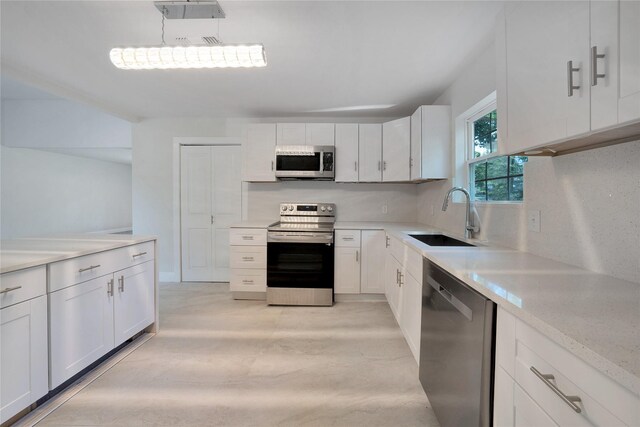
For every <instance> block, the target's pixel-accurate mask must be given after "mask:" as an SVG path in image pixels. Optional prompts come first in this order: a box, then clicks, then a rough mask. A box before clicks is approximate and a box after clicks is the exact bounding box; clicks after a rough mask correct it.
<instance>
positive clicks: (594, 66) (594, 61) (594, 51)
mask: <svg viewBox="0 0 640 427" xmlns="http://www.w3.org/2000/svg"><path fill="white" fill-rule="evenodd" d="M604 57H605V55H604V53H598V46H593V47H592V48H591V86H596V85H597V84H598V79H604V78H605V77H606V74H598V59H602V58H604Z"/></svg>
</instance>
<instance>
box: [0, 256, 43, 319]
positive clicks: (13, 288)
mask: <svg viewBox="0 0 640 427" xmlns="http://www.w3.org/2000/svg"><path fill="white" fill-rule="evenodd" d="M0 292H2V293H0V308H4V307H8V306H10V305H13V304H17V303H19V302H22V301H27V300H30V299H32V298H35V297H38V296H40V295H44V294H46V293H47V268H46V267H45V266H44V265H42V266H40V267H34V268H28V269H26V270H18V271H13V272H11V273H5V274H3V275H1V276H0Z"/></svg>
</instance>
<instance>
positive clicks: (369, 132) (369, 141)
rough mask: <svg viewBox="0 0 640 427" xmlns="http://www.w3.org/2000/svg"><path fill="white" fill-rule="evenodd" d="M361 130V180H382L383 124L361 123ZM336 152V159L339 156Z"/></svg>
mask: <svg viewBox="0 0 640 427" xmlns="http://www.w3.org/2000/svg"><path fill="white" fill-rule="evenodd" d="M358 132H359V146H360V148H359V152H358V157H359V161H358V165H359V181H360V182H380V181H382V125H381V124H379V123H375V124H361V125H359V126H358ZM339 155H340V154H339V153H336V159H337V157H338V156H339Z"/></svg>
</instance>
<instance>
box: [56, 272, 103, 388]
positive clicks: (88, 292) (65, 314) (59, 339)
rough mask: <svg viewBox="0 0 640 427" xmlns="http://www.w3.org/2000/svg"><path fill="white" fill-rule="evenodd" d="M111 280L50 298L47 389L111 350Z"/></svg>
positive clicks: (99, 278) (65, 291)
mask: <svg viewBox="0 0 640 427" xmlns="http://www.w3.org/2000/svg"><path fill="white" fill-rule="evenodd" d="M114 290H115V285H114V283H113V276H112V275H111V276H103V277H98V278H97V279H93V280H90V281H88V282H84V283H80V284H78V285H74V286H71V287H68V288H65V289H62V290H59V291H56V292H53V293H51V294H49V310H50V313H49V315H50V319H49V330H50V340H49V341H50V348H49V351H50V360H49V363H50V367H51V371H50V373H49V374H50V387H51V389H53V388H55V387H58V386H59V385H60V384H62V383H63V382H65V381H66V380H68V379H69V378H71V377H72V376H73V375H75V374H77V373H78V372H80V371H81V370H83V369H84V368H86V367H87V366H89V365H90V364H91V363H93V362H95V361H96V360H97V359H99V358H100V357H102V356H104V355H105V354H106V353H107V352H109V351H110V350H112V349H113V347H114V341H113V292H114Z"/></svg>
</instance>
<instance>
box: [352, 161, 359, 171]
mask: <svg viewBox="0 0 640 427" xmlns="http://www.w3.org/2000/svg"><path fill="white" fill-rule="evenodd" d="M353 171H354V172H358V162H353Z"/></svg>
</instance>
